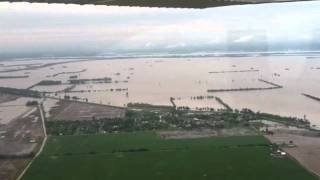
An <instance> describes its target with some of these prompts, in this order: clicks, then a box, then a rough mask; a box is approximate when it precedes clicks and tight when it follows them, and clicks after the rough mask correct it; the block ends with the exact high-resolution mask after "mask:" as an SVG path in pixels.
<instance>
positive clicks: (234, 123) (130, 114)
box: [46, 107, 310, 135]
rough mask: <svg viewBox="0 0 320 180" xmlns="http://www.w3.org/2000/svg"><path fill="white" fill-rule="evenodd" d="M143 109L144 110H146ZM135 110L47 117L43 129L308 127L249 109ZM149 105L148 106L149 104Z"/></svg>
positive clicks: (89, 131)
mask: <svg viewBox="0 0 320 180" xmlns="http://www.w3.org/2000/svg"><path fill="white" fill-rule="evenodd" d="M146 109H147V110H146ZM146 109H145V110H143V109H140V110H139V111H135V110H127V112H126V115H125V117H124V118H119V119H93V120H89V121H68V120H58V121H48V122H47V123H46V126H47V131H48V133H49V134H52V135H74V134H96V133H106V132H110V133H112V132H133V131H149V130H168V129H169V130H170V129H178V130H193V129H201V128H207V129H223V128H233V127H244V128H249V126H250V121H253V120H269V121H274V122H280V123H284V124H287V125H292V126H299V127H305V128H308V127H310V123H309V122H308V121H306V120H303V119H298V118H294V117H282V116H278V115H273V114H267V113H260V112H253V111H251V110H250V109H242V110H241V111H240V110H232V109H231V108H230V109H227V110H212V111H208V112H197V111H189V110H185V109H184V110H174V109H172V108H171V109H170V110H168V111H165V110H163V108H160V109H161V110H159V111H155V110H150V108H149V107H148V108H146ZM151 109H152V108H151Z"/></svg>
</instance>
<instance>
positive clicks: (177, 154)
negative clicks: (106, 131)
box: [23, 132, 316, 180]
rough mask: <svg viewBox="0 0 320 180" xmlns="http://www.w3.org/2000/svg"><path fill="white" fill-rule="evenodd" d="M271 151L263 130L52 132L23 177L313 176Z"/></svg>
mask: <svg viewBox="0 0 320 180" xmlns="http://www.w3.org/2000/svg"><path fill="white" fill-rule="evenodd" d="M71 142H72V143H71ZM270 153H271V150H270V147H269V141H268V140H266V139H265V138H264V137H262V136H243V137H219V138H218V137H215V138H201V139H179V140H177V139H166V140H164V139H161V138H160V137H159V136H157V135H156V134H155V133H152V132H147V133H127V134H126V133H124V134H112V135H90V136H89V135H85V136H84V135H83V136H51V137H49V139H48V142H47V145H46V147H45V149H44V151H43V152H42V154H41V155H40V156H39V157H38V159H36V160H35V161H34V163H33V164H32V165H31V167H30V169H29V170H28V171H27V173H26V174H25V176H24V177H23V180H40V179H68V180H72V179H76V180H82V179H95V180H96V179H98V180H99V179H112V180H122V179H123V180H124V179H141V180H144V179H146V180H149V179H166V180H169V179H183V180H191V179H192V180H195V179H197V180H198V179H230V180H231V179H232V180H234V179H237V180H239V179H243V180H249V179H253V180H256V179H260V180H265V179H272V180H275V179H281V180H282V179H290V180H295V179H297V180H301V179H304V180H309V179H310V180H312V179H316V177H314V176H313V175H311V174H310V173H308V172H307V171H306V170H304V169H303V168H302V167H301V166H300V165H298V164H297V163H296V162H295V161H293V160H291V159H290V158H288V157H283V158H275V157H272V156H270Z"/></svg>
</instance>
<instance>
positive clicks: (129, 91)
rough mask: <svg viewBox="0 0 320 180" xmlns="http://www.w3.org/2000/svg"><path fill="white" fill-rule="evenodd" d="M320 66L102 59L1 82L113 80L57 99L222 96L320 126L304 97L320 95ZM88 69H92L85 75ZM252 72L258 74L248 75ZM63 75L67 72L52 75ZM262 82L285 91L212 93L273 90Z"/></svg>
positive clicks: (283, 60) (183, 102) (319, 106)
mask: <svg viewBox="0 0 320 180" xmlns="http://www.w3.org/2000/svg"><path fill="white" fill-rule="evenodd" d="M42 62H43V61H42ZM11 63H12V62H11ZM15 63H19V62H15ZM20 63H21V62H20ZM23 63H27V62H23ZM28 63H34V62H28ZM319 67H320V61H319V60H318V59H307V58H305V57H298V56H292V57H290V56H289V57H276V56H274V57H237V58H230V57H219V58H218V57H211V58H158V59H146V58H144V59H121V60H97V61H83V62H73V63H68V64H57V65H54V66H48V67H44V68H41V69H34V70H28V72H30V74H29V76H30V77H29V78H28V79H0V84H1V86H9V87H17V88H27V87H30V86H32V85H33V84H35V83H38V82H39V81H41V80H56V81H61V82H62V85H54V86H41V87H39V86H36V87H34V89H36V90H40V91H50V92H52V91H60V90H61V89H63V88H64V87H66V86H67V85H65V83H67V82H68V80H69V78H70V76H77V77H76V78H78V79H92V78H104V77H110V78H112V83H87V84H81V85H76V86H75V87H74V88H73V89H72V92H71V93H66V94H65V93H63V92H60V93H56V94H54V93H53V94H51V95H52V96H55V97H61V98H63V97H64V95H70V96H71V97H73V96H77V97H79V98H82V99H83V98H88V100H89V102H96V103H103V104H111V105H116V106H124V105H126V104H127V103H128V102H143V103H150V104H159V105H170V97H174V98H175V102H176V104H177V105H178V106H189V107H191V108H200V107H210V108H221V105H220V104H219V103H217V102H216V101H215V100H214V99H201V98H195V97H197V96H218V97H220V98H221V99H223V101H225V102H226V103H227V104H229V106H231V107H232V108H238V109H241V108H245V107H247V108H251V109H253V110H256V111H261V112H269V113H275V114H281V115H288V116H298V117H301V118H302V117H303V116H304V115H306V117H307V118H308V119H310V121H311V122H312V123H313V124H317V125H320V102H317V101H315V100H312V99H309V98H306V97H305V96H302V95H301V93H307V94H311V95H314V96H317V97H320V68H319ZM83 69H86V71H82V70H83ZM250 69H254V70H255V71H247V70H250ZM0 70H1V67H0ZM77 71H79V72H78V73H74V74H68V73H61V72H77ZM222 71H224V72H222ZM25 72H26V71H17V72H6V73H1V75H20V74H24V73H25ZM209 72H222V73H209ZM57 73H61V74H59V75H58V76H52V75H53V74H57ZM73 78H75V77H73ZM258 79H264V80H267V81H270V82H273V83H276V84H279V85H281V86H283V88H281V89H273V90H263V91H236V92H216V93H208V92H207V90H208V89H230V88H232V89H237V88H265V87H269V86H270V85H268V84H266V83H263V82H261V81H259V80H258Z"/></svg>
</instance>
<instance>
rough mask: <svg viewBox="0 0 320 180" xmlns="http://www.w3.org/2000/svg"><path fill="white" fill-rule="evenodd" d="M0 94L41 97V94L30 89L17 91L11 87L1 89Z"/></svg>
mask: <svg viewBox="0 0 320 180" xmlns="http://www.w3.org/2000/svg"><path fill="white" fill-rule="evenodd" d="M0 92H1V93H4V94H12V95H18V96H27V97H37V98H39V97H41V93H40V92H38V91H33V90H30V89H17V88H9V87H0Z"/></svg>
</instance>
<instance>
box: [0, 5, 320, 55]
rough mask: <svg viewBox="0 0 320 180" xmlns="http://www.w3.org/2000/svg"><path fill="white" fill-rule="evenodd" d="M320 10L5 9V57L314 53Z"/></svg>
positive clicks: (0, 35)
mask: <svg viewBox="0 0 320 180" xmlns="http://www.w3.org/2000/svg"><path fill="white" fill-rule="evenodd" d="M319 10H320V1H309V2H298V3H279V4H261V5H244V6H228V7H219V8H208V9H171V8H170V9H165V8H137V7H136V8H133V7H114V6H93V5H84V6H80V5H64V4H50V5H48V4H37V3H32V4H30V3H6V2H3V3H0V56H1V55H2V56H5V55H10V54H24V53H26V54H28V53H29V54H30V53H39V52H40V53H43V54H46V53H47V54H50V55H55V54H59V53H60V54H63V53H64V52H73V53H76V52H82V53H83V52H89V53H95V54H108V53H112V52H128V51H131V52H139V51H144V52H147V51H159V52H164V53H165V52H170V51H174V50H192V49H198V50H199V51H200V50H201V51H206V50H208V51H210V50H230V49H231V50H232V48H233V47H237V46H238V45H243V46H245V45H248V44H252V46H254V45H257V44H258V45H259V46H260V45H261V44H262V46H263V48H265V49H266V50H268V49H270V46H277V45H278V46H279V45H280V46H283V44H300V45H301V44H302V45H305V46H308V45H310V44H311V45H312V44H314V43H315V42H317V41H320V33H319V32H320V20H319V19H320V13H319ZM258 45H257V46H258ZM271 49H272V48H271ZM75 55H76V54H75Z"/></svg>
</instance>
